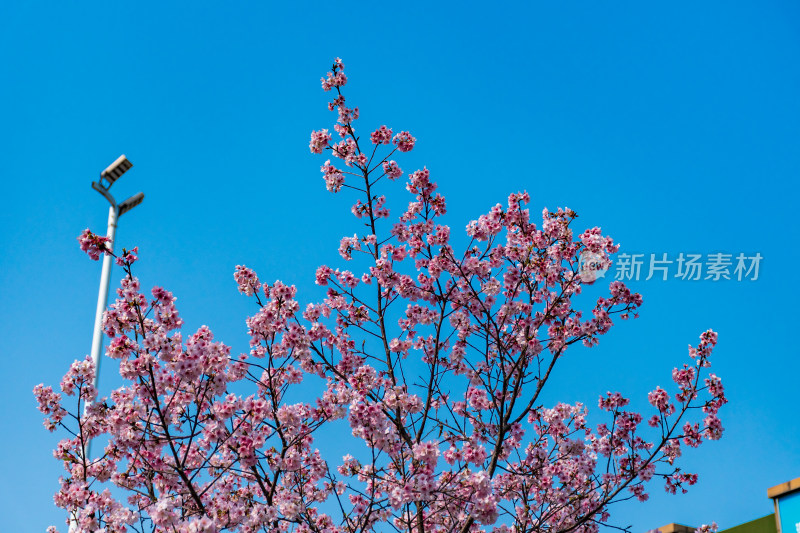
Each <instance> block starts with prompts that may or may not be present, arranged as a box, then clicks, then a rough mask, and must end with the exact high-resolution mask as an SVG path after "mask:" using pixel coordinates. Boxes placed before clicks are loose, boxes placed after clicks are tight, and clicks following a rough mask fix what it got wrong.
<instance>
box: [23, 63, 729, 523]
mask: <svg viewBox="0 0 800 533" xmlns="http://www.w3.org/2000/svg"><path fill="white" fill-rule="evenodd" d="M346 83H347V77H346V76H345V72H344V65H343V64H342V62H341V61H340V60H339V59H337V60H336V62H335V63H334V64H333V66H332V68H331V71H330V72H329V73H328V74H327V77H326V78H323V80H322V88H323V89H324V90H325V91H327V92H329V93H331V94H332V95H333V96H332V99H331V101H330V103H329V104H328V108H329V109H330V110H331V111H336V113H337V114H338V121H337V123H336V125H334V126H333V130H334V133H330V132H329V131H328V130H326V129H322V130H319V131H314V132H313V133H312V134H311V141H310V144H309V147H310V150H311V152H312V153H315V154H323V153H325V154H329V156H330V158H329V159H328V160H327V161H325V163H324V164H323V165H322V174H323V178H324V181H325V185H326V187H327V189H328V190H329V191H331V192H333V193H340V192H341V193H347V194H352V195H354V196H355V203H354V204H353V206H352V213H353V214H354V215H355V217H356V218H357V219H358V221H359V226H358V227H359V232H358V233H356V234H355V235H353V236H352V237H345V238H343V239H342V240H341V243H340V246H339V254H340V255H341V258H342V260H344V261H347V262H349V263H348V264H351V265H353V266H351V269H349V270H348V269H344V268H342V267H340V268H334V267H329V266H321V267H319V268H318V270H317V272H316V283H317V285H320V286H322V287H325V290H326V291H327V292H326V295H325V297H324V299H322V301H319V302H315V303H308V304H307V305H305V306H301V303H300V301H299V300H298V298H297V290H296V288H295V287H294V286H289V285H286V284H284V283H282V282H280V281H277V282H275V283H273V284H267V283H262V282H261V281H260V280H259V277H258V275H257V274H256V273H255V272H254V271H253V270H251V269H249V268H246V267H244V266H237V267H236V270H235V273H234V278H235V281H236V283H237V285H238V289H239V291H240V292H242V293H243V294H245V295H247V296H248V297H250V298H253V299H254V300H255V302H257V304H258V312H256V313H255V314H254V315H253V316H251V317H249V318H248V319H247V326H248V330H249V335H250V339H251V340H250V348H249V353H246V354H240V355H238V356H234V355H232V354H231V349H230V348H229V347H228V346H226V345H224V344H222V343H221V342H219V341H217V340H215V339H214V336H213V334H212V333H211V331H210V330H209V329H208V328H207V327H201V328H200V329H199V330H198V331H196V332H195V333H192V334H186V335H185V334H184V333H183V332H182V331H181V326H182V320H181V318H180V316H179V314H178V311H177V310H176V307H175V298H174V297H173V295H172V294H171V293H170V292H169V291H167V290H165V289H163V288H161V287H155V288H153V289H152V290H151V291H150V294H149V296H148V295H146V294H145V293H144V292H143V291H142V289H141V287H140V284H139V281H138V279H137V278H136V277H135V276H134V266H135V262H136V261H137V254H138V251H137V250H136V249H134V250H131V251H126V250H123V252H122V253H121V254H119V255H118V256H117V259H116V262H117V264H118V265H120V266H121V267H122V269H123V270H124V272H125V277H124V278H123V280H122V282H121V286H120V287H119V289H117V296H118V298H117V300H116V302H115V303H114V304H113V305H111V306H110V308H109V309H108V310H107V311H106V313H105V317H104V322H103V324H104V329H105V333H106V334H107V335H108V336H109V338H110V343H109V345H108V348H107V350H106V356H107V357H110V358H112V359H116V360H117V361H118V362H119V372H120V375H121V377H122V378H123V380H124V383H125V384H124V386H122V387H120V388H118V389H116V390H114V391H113V392H111V393H110V395H109V396H108V397H102V398H101V397H98V391H97V390H95V388H94V386H93V385H92V383H93V379H94V373H95V368H94V367H93V364H92V361H91V359H90V358H87V359H85V360H82V361H76V362H75V363H73V364H72V366H71V367H70V369H69V371H68V372H67V374H66V375H65V376H64V379H63V380H62V382H61V387H60V388H61V392H60V393H59V392H56V391H54V390H53V389H52V388H51V387H46V386H43V385H39V386H37V387H36V388H35V389H34V394H35V396H36V399H37V401H38V404H39V410H40V411H41V412H42V413H44V415H45V416H46V418H45V427H47V429H49V430H50V431H54V430H59V431H62V432H64V433H65V434H66V437H65V438H64V439H63V440H61V441H60V442H59V443H58V446H57V448H56V450H55V452H54V456H55V458H56V459H58V460H59V461H62V462H63V465H64V469H65V474H64V476H63V477H62V478H61V479H60V488H59V490H58V492H57V493H56V494H55V503H56V505H57V506H59V507H61V508H63V509H65V510H66V512H67V515H68V516H69V519H70V521H71V523H72V529H75V530H77V531H104V532H107V533H112V532H119V531H142V532H144V531H163V532H218V531H239V532H290V531H291V532H298V533H299V532H303V533H305V532H315V533H339V532H348V533H355V532H362V531H407V532H409V533H412V532H413V533H422V532H462V533H466V532H477V531H492V532H497V533H511V532H514V533H517V532H519V533H522V532H539V531H547V532H553V533H555V532H559V533H567V532H573V531H574V532H576V533H591V532H594V531H597V530H598V528H599V527H600V526H601V525H603V524H607V523H609V506H610V505H611V504H613V503H614V502H617V501H620V500H625V499H630V498H638V499H639V500H642V501H644V500H646V499H647V498H648V493H647V489H646V485H647V483H648V482H649V481H651V480H653V481H656V480H657V482H658V483H660V484H662V485H663V486H664V487H665V489H666V490H667V491H668V492H672V493H675V492H676V491H682V492H685V491H686V487H687V486H689V485H692V484H694V483H695V482H696V480H697V476H696V475H695V474H692V473H687V472H684V471H683V470H682V469H681V468H680V467H679V466H677V464H678V459H679V457H680V456H681V454H682V451H683V450H684V449H685V448H686V447H689V448H694V447H697V446H699V445H700V444H701V443H702V442H703V441H704V440H706V439H710V440H714V439H718V438H720V436H721V434H722V426H721V424H720V421H719V418H718V417H717V413H718V410H719V409H720V407H721V406H722V405H723V404H725V403H726V399H725V395H724V391H723V387H722V384H721V381H720V379H719V378H718V377H717V376H715V375H714V374H712V373H710V371H709V367H710V356H711V352H712V349H713V347H714V345H715V344H716V342H717V335H716V334H715V333H714V332H712V331H706V332H705V333H703V334H702V335H700V341H699V343H698V344H697V346H695V347H691V346H690V347H689V354H688V355H689V358H688V359H687V362H686V364H683V365H682V366H681V367H679V368H676V369H674V370H673V371H672V380H673V381H674V384H673V386H672V389H673V390H671V391H668V390H665V389H662V388H660V387H659V388H656V389H655V390H653V391H652V392H650V394H649V395H648V398H647V399H648V401H649V403H650V404H651V406H652V412H650V413H646V414H640V413H638V412H634V411H632V410H630V409H629V408H628V405H629V399H628V398H625V397H623V396H622V395H621V394H620V393H619V392H614V393H610V392H609V393H608V394H606V395H604V396H602V397H601V398H600V399H599V404H598V407H599V410H600V411H601V413H600V415H601V416H602V417H603V419H604V420H605V422H604V423H600V424H599V425H597V424H590V423H589V422H587V417H588V410H587V407H586V406H584V405H582V404H580V403H578V404H574V405H570V404H565V403H557V404H555V405H545V404H544V400H543V391H544V390H545V387H546V385H547V383H548V381H549V378H550V377H551V376H552V375H553V371H554V368H555V366H556V363H557V362H558V361H559V360H560V359H561V358H562V357H565V356H567V353H568V352H570V353H571V352H572V351H574V350H571V349H570V348H571V347H574V346H575V347H577V346H579V345H581V344H582V345H584V346H586V347H592V346H594V345H596V344H597V343H598V342H599V339H600V336H602V335H604V334H606V333H608V332H609V330H610V329H611V327H612V326H613V325H614V320H615V319H621V320H625V319H628V318H630V317H635V316H637V315H636V313H637V309H638V308H639V306H640V305H641V303H642V298H641V296H640V295H639V294H636V293H632V292H631V291H630V290H629V289H628V288H627V287H626V286H625V285H624V284H623V283H621V282H619V281H614V282H612V283H610V285H609V289H608V290H609V292H608V294H607V295H606V296H603V297H601V298H598V299H597V300H596V301H593V302H587V301H585V298H584V299H581V293H582V289H583V288H584V286H585V285H587V284H589V283H591V282H592V281H593V280H594V278H593V277H591V276H590V277H588V278H587V277H586V276H582V274H583V272H582V271H581V269H582V266H581V265H582V264H581V256H582V254H586V253H588V254H591V255H592V257H594V258H595V259H597V258H599V260H600V262H601V263H603V262H605V263H610V261H611V257H612V255H613V254H614V253H615V252H617V249H618V246H617V245H615V244H614V242H613V241H612V239H611V238H609V237H607V236H604V235H603V234H602V232H601V230H600V228H597V227H595V228H590V229H586V230H585V231H583V232H581V233H579V234H577V236H576V234H575V232H574V231H573V229H572V226H573V224H574V219H575V217H576V215H575V213H574V212H573V211H571V210H569V209H560V208H559V209H558V210H557V211H555V212H552V211H548V210H547V209H545V210H544V211H543V213H542V218H541V221H534V220H533V219H532V217H531V214H530V213H529V210H528V209H527V208H526V205H527V204H528V203H529V201H530V199H529V196H528V194H527V193H524V192H522V193H515V194H511V195H510V196H509V197H508V201H507V204H506V205H505V206H503V205H500V204H498V205H496V206H494V207H493V208H492V209H491V210H490V211H489V212H488V213H485V214H483V215H481V216H480V217H478V219H477V220H474V221H472V222H470V223H469V224H468V225H467V228H466V236H463V237H462V241H464V242H466V243H467V244H466V246H465V247H464V248H463V250H464V251H460V252H457V251H456V250H455V249H454V247H453V246H451V236H450V233H451V230H450V228H449V227H448V226H447V225H445V224H444V223H443V222H442V218H443V215H445V212H446V203H445V199H444V197H443V196H442V195H441V194H439V193H438V192H437V186H436V183H434V182H433V181H432V180H431V177H430V173H429V171H428V170H427V169H425V168H423V169H422V170H416V171H414V172H410V173H404V171H403V170H401V169H400V166H399V163H398V162H397V161H396V160H395V159H392V157H396V158H397V159H400V158H401V156H402V154H403V153H405V152H408V151H410V150H412V149H413V148H414V146H415V143H416V139H415V138H414V137H413V136H412V135H411V134H410V133H409V132H408V131H400V132H397V133H395V132H394V131H393V130H392V129H390V128H388V127H387V126H381V127H379V128H378V129H376V130H375V131H373V132H372V133H371V134H370V135H369V139H368V140H366V139H364V138H362V137H359V136H358V135H357V134H356V130H355V127H354V123H355V121H356V119H358V114H359V112H358V107H348V105H349V102H346V100H345V96H344V94H343V88H344V87H345V85H346ZM334 137H336V140H334ZM403 176H405V179H406V187H405V188H406V190H407V191H408V192H409V193H410V195H411V200H410V202H409V203H408V207H407V209H405V211H404V212H403V213H402V214H400V216H399V218H397V219H395V222H394V223H390V218H391V217H390V213H389V209H388V207H387V206H388V204H387V200H386V196H385V194H383V191H384V190H386V191H389V190H392V189H393V188H394V187H395V185H394V184H393V183H391V182H393V181H395V180H398V179H400V178H402V177H403ZM79 240H80V245H81V248H82V249H83V250H84V251H86V252H87V253H88V254H89V255H90V256H91V257H92V258H93V259H97V258H98V257H99V256H100V255H102V254H103V253H111V252H110V251H109V250H108V247H107V246H106V242H107V241H106V239H105V238H104V237H101V236H98V235H95V234H93V233H91V232H90V231H89V230H86V231H85V232H84V233H83V234H82V235H81V236H80V237H79ZM344 264H345V263H342V265H344ZM581 305H582V306H583V309H582V308H581V307H580V306H581ZM298 398H299V399H302V401H297V400H298ZM593 416H595V415H593ZM348 425H349V431H348V432H349V433H351V434H352V437H349V436H347V437H342V436H341V434H340V433H337V431H341V428H342V427H348ZM333 438H336V439H338V440H341V439H342V438H345V439H347V438H350V439H352V440H353V444H352V446H350V449H352V450H353V451H352V454H349V455H346V456H344V457H341V456H340V455H339V456H334V455H333V454H332V453H331V452H329V451H326V449H328V448H330V445H329V444H330V441H331V439H333ZM90 440H96V443H95V448H96V449H97V448H98V447H102V448H101V449H100V450H99V451H98V452H97V453H95V455H96V456H95V457H88V456H87V454H86V453H85V450H86V448H87V444H88V443H89V441H90ZM706 529H708V528H706ZM50 530H51V531H55V528H51V529H50Z"/></svg>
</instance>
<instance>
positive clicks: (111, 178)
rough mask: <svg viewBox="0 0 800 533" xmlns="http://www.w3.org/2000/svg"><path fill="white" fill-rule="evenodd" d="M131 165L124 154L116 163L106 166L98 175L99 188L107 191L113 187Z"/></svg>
mask: <svg viewBox="0 0 800 533" xmlns="http://www.w3.org/2000/svg"><path fill="white" fill-rule="evenodd" d="M132 166H133V163H131V162H130V161H128V158H127V157H125V154H122V155H121V156H119V157H118V158H117V159H116V161H114V162H113V163H111V164H110V165H108V167H107V168H106V169H105V170H104V171H102V172H101V173H100V186H101V187H103V188H104V189H106V190H108V189H110V188H111V186H112V185H114V182H115V181H117V180H118V179H119V177H120V176H122V175H123V174H125V172H127V171H128V170H129V169H130V168H131V167H132ZM103 180H106V181H107V182H108V185H106V184H105V183H103Z"/></svg>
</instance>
